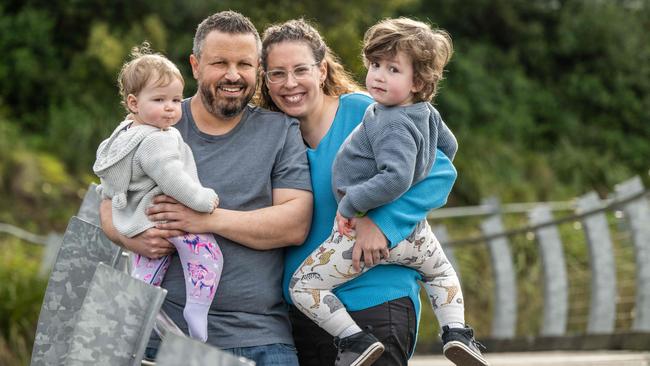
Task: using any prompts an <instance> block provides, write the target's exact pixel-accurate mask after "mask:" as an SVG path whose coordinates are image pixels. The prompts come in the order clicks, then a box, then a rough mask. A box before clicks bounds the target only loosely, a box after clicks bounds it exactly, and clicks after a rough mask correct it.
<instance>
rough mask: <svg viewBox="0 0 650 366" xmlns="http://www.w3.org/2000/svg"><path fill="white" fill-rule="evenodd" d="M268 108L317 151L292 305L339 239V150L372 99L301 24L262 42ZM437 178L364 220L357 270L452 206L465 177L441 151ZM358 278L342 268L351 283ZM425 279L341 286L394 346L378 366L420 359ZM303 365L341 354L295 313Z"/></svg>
mask: <svg viewBox="0 0 650 366" xmlns="http://www.w3.org/2000/svg"><path fill="white" fill-rule="evenodd" d="M262 66H263V68H264V72H265V77H264V78H263V81H262V90H261V92H262V105H263V106H264V107H266V108H269V109H272V110H276V111H278V110H279V111H282V112H284V113H286V114H288V115H290V116H292V117H295V118H297V119H298V120H299V121H300V130H301V132H302V136H303V139H304V140H305V143H306V144H307V146H308V149H307V155H308V159H309V163H310V171H311V175H312V186H313V194H314V203H315V205H314V213H313V217H312V226H311V231H310V233H309V236H308V238H307V240H306V242H305V243H304V244H303V245H302V246H299V247H291V248H288V250H287V254H286V258H285V268H284V283H283V288H284V291H285V299H287V301H289V303H291V299H290V297H289V295H288V293H287V289H288V281H289V278H290V277H291V275H292V274H293V272H294V271H295V270H296V268H297V267H298V266H299V265H300V264H301V263H302V261H303V260H304V259H305V258H306V257H307V256H308V255H309V254H311V252H312V251H313V250H314V248H315V247H317V246H318V245H320V244H321V243H322V242H323V241H324V240H325V239H326V238H327V237H328V236H329V235H330V232H331V228H332V226H331V223H332V222H333V220H334V216H335V214H336V201H335V199H334V195H333V193H332V190H331V167H332V163H333V160H334V157H335V155H336V152H337V151H338V148H339V146H340V145H341V144H342V143H343V141H344V140H345V139H346V138H347V136H348V135H349V134H350V132H352V130H353V129H354V128H355V127H356V126H357V125H358V124H359V122H360V121H361V119H362V117H363V115H364V113H365V111H366V108H367V107H368V105H370V104H371V103H372V99H371V98H370V97H369V96H368V95H366V94H362V93H359V92H358V91H359V90H360V88H359V86H358V85H357V84H356V83H355V82H354V81H353V80H352V78H351V77H350V76H349V74H347V73H346V72H345V71H344V69H343V67H342V66H341V64H340V63H339V62H338V60H337V58H336V56H335V55H334V54H333V53H332V52H331V51H330V50H329V48H328V47H327V46H326V45H325V43H324V42H323V40H322V37H321V36H320V35H319V34H318V31H316V30H315V29H314V28H313V27H312V26H311V25H309V24H308V23H306V22H305V21H304V20H292V21H288V22H286V23H284V24H281V25H276V26H272V27H270V28H268V29H267V30H266V31H265V33H264V37H263V41H262ZM436 156H437V158H436V161H435V164H434V168H433V169H432V171H431V173H430V174H429V176H428V177H427V178H426V179H425V180H424V181H422V182H420V183H419V184H417V185H415V186H414V187H413V188H412V189H411V190H409V192H407V193H406V194H404V195H403V196H402V197H401V198H400V199H398V200H396V201H394V202H392V203H390V204H388V205H385V206H383V207H381V208H378V209H376V210H373V211H371V212H369V213H368V215H367V216H366V217H364V218H360V219H359V220H358V221H357V247H355V250H354V252H353V253H352V255H353V261H354V263H355V267H356V268H357V269H358V259H359V257H360V256H361V254H363V262H364V264H365V265H366V266H372V265H373V264H375V263H376V262H378V261H379V259H380V255H381V253H382V251H385V249H386V248H387V246H388V245H389V243H392V244H396V243H398V242H400V241H402V240H403V239H405V238H406V237H407V236H408V235H409V234H410V233H411V232H412V231H413V229H414V228H415V226H416V224H417V223H418V222H419V221H420V220H422V219H424V218H425V217H426V214H427V212H428V211H429V210H431V209H433V208H436V207H440V206H442V205H443V204H444V203H445V202H446V199H447V196H448V194H449V191H450V190H451V187H452V185H453V182H454V180H455V178H456V171H455V169H454V168H453V166H452V165H451V162H450V161H449V159H448V158H447V157H446V156H444V154H443V153H442V152H441V151H438V153H437V154H436ZM352 270H354V269H342V271H343V272H341V275H345V274H346V271H347V272H348V273H349V271H352ZM418 280H419V275H418V274H417V272H415V271H414V270H411V269H409V268H406V267H401V266H392V265H382V266H377V267H374V268H372V269H371V270H369V271H368V272H367V273H365V274H364V275H363V276H360V277H359V278H357V279H355V280H353V281H350V282H348V283H346V284H345V285H343V286H341V287H338V288H337V289H336V290H335V293H336V294H337V296H338V297H339V299H340V300H341V301H342V302H343V303H344V304H345V306H346V308H347V309H348V310H349V311H350V313H351V315H352V317H353V318H354V320H355V321H356V322H357V323H358V324H359V325H360V326H362V327H365V326H371V327H372V328H373V333H374V334H375V335H376V336H377V338H379V340H380V341H381V342H382V343H384V345H385V346H386V351H385V352H384V354H383V355H382V357H381V358H380V359H379V360H378V361H377V362H376V363H375V364H376V365H406V364H407V362H408V358H409V357H410V354H411V353H412V351H413V348H414V344H415V339H416V331H417V316H418V315H419V306H420V302H419V297H418V293H419V286H418V283H417V281H418ZM290 317H291V321H292V324H293V335H294V339H295V342H296V347H297V349H298V357H299V359H300V364H301V365H303V366H305V365H327V366H330V365H332V364H334V360H335V358H336V355H337V349H336V347H335V346H334V342H333V339H332V336H330V335H329V334H328V333H326V332H325V331H324V330H322V329H321V328H319V327H318V326H317V325H316V324H315V323H313V322H311V321H310V320H309V319H308V318H306V317H305V316H304V315H303V314H302V313H301V312H300V311H298V310H297V309H295V308H293V306H292V309H291V310H290Z"/></svg>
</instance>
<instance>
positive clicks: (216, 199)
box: [210, 197, 219, 213]
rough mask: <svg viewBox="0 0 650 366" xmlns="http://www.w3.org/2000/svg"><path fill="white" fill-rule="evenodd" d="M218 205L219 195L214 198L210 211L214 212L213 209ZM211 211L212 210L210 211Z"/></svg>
mask: <svg viewBox="0 0 650 366" xmlns="http://www.w3.org/2000/svg"><path fill="white" fill-rule="evenodd" d="M217 207H219V197H217V198H215V199H214V206H212V211H213V212H214V209H215V208H217ZM210 213H212V212H210Z"/></svg>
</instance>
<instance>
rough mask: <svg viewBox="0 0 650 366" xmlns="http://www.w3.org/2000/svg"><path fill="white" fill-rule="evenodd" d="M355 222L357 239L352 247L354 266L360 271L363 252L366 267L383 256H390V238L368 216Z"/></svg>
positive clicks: (372, 264) (377, 261) (375, 262)
mask: <svg viewBox="0 0 650 366" xmlns="http://www.w3.org/2000/svg"><path fill="white" fill-rule="evenodd" d="M355 222H356V231H357V241H356V243H355V244H354V248H352V267H353V268H354V270H355V271H357V272H359V271H361V266H360V260H361V255H362V254H363V261H364V263H365V265H366V267H372V266H374V265H375V264H377V263H379V261H380V260H381V259H382V258H388V255H389V252H388V240H386V237H385V236H384V234H383V233H382V232H381V230H379V228H378V227H377V225H375V223H374V222H373V221H372V220H371V219H370V218H369V217H368V216H364V217H359V218H356V219H355Z"/></svg>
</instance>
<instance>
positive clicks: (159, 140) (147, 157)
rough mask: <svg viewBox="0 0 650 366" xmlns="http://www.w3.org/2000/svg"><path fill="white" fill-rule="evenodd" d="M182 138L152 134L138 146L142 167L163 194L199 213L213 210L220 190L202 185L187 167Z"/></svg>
mask: <svg viewBox="0 0 650 366" xmlns="http://www.w3.org/2000/svg"><path fill="white" fill-rule="evenodd" d="M178 144H179V140H177V139H176V138H174V137H170V136H165V133H164V132H163V133H153V134H151V135H149V136H148V137H147V138H145V139H144V140H143V141H142V142H141V143H140V147H139V148H138V157H139V161H140V165H141V166H142V170H144V172H145V173H146V174H147V175H148V176H149V177H150V178H151V179H153V180H154V181H155V182H156V184H157V185H158V186H159V187H160V189H161V190H162V191H163V193H164V194H166V195H168V196H171V197H173V198H174V199H176V200H177V201H179V202H180V203H182V204H183V205H185V206H187V207H189V208H191V209H193V210H195V211H199V212H212V210H214V208H215V202H216V199H217V193H216V192H215V191H214V190H212V189H210V188H205V187H203V186H202V185H201V184H200V183H199V182H198V181H197V180H195V179H193V178H192V176H191V175H190V174H189V173H188V172H187V171H186V170H185V166H184V165H183V159H182V156H181V148H182V146H178Z"/></svg>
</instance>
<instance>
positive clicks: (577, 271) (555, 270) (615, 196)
mask: <svg viewBox="0 0 650 366" xmlns="http://www.w3.org/2000/svg"><path fill="white" fill-rule="evenodd" d="M648 197H649V193H648V191H646V189H645V188H644V186H643V183H642V181H641V179H640V178H639V177H635V178H633V179H630V180H628V181H626V182H623V183H621V184H619V185H617V186H616V188H615V191H614V192H613V193H612V194H610V197H608V198H607V199H600V198H599V196H598V195H597V194H596V192H589V193H587V194H585V195H583V196H581V197H579V198H578V199H577V200H576V201H575V203H574V204H572V205H571V206H572V207H567V205H566V204H562V205H560V206H562V207H561V209H562V210H563V211H564V212H567V209H569V208H573V210H571V211H573V212H571V211H568V212H569V213H568V214H564V215H562V216H561V217H554V210H553V209H554V208H557V207H552V205H549V204H538V205H535V206H533V207H530V208H529V210H528V212H527V215H526V221H527V222H526V223H525V224H521V223H519V224H518V225H517V226H515V228H512V229H509V228H506V227H505V225H504V221H505V219H504V216H505V215H504V213H503V211H502V210H500V206H499V203H498V201H497V200H496V199H488V200H486V201H485V202H484V203H483V205H482V206H480V207H481V210H484V212H483V216H484V218H483V219H481V220H480V222H479V223H478V226H479V228H478V230H477V231H478V232H479V233H480V234H479V235H475V236H471V237H466V235H464V237H463V238H460V239H455V238H451V237H450V235H449V232H450V231H451V230H447V227H446V226H444V225H435V221H436V220H435V219H438V218H439V216H438V217H437V218H435V219H434V220H431V219H432V218H431V217H430V220H431V221H432V222H433V223H434V232H435V233H436V235H437V236H438V239H439V240H440V241H441V242H442V243H443V248H444V250H445V253H446V254H447V256H448V257H450V260H451V262H452V264H453V265H454V267H455V268H456V270H457V272H459V273H460V274H461V281H462V280H463V276H462V273H463V272H464V271H465V272H466V271H473V270H480V268H468V265H469V266H472V267H477V263H480V262H477V261H476V260H475V258H469V259H468V254H467V252H465V253H463V252H464V251H466V250H467V248H472V250H473V251H472V253H476V249H477V248H481V250H487V253H488V255H487V257H488V260H487V262H488V263H485V264H486V265H488V266H489V268H490V270H489V271H487V272H489V273H490V276H489V277H491V278H488V279H482V278H481V279H479V284H478V285H477V284H476V283H472V284H468V285H467V286H466V284H463V291H464V292H465V299H466V303H472V299H469V298H468V297H471V296H477V294H480V292H488V291H489V292H490V294H488V295H486V294H480V295H482V296H484V297H490V298H489V299H488V300H487V306H486V307H481V308H480V309H477V308H471V306H468V308H467V312H468V313H470V314H471V313H477V312H478V313H480V316H481V317H485V316H487V317H489V318H490V319H491V324H490V325H489V328H490V329H489V331H488V330H487V329H482V330H480V333H482V335H483V337H482V340H485V341H486V342H484V343H488V346H489V348H491V350H495V351H499V350H513V351H514V350H531V349H583V348H585V349H593V348H631V349H637V348H642V349H648V348H650V204H649V200H648ZM464 232H466V231H464ZM522 243H523V244H522ZM581 246H583V248H582V250H580V247H581ZM584 247H586V248H584ZM585 249H586V250H585ZM530 252H534V253H537V254H536V255H534V257H535V258H533V259H532V261H537V262H538V265H537V266H531V268H532V269H541V273H539V274H538V275H536V276H537V277H535V276H532V277H533V278H537V280H536V282H537V283H536V284H537V285H538V286H537V287H538V288H537V289H536V291H538V293H537V294H536V295H533V296H531V291H530V286H527V287H526V286H523V285H530V284H523V283H522V281H524V279H522V276H523V277H526V280H529V279H530V278H531V277H529V276H527V275H525V273H526V270H527V268H522V266H526V265H530V263H531V259H530V258H525V257H526V256H529V257H530V254H529V253H530ZM580 253H582V254H584V257H583V258H580V257H579V256H580ZM622 253H623V254H622ZM469 255H470V256H471V255H472V254H469ZM567 255H569V256H570V257H571V258H570V259H571V261H567ZM623 257H625V258H623ZM522 258H524V259H522ZM459 259H460V260H459ZM463 259H464V260H463ZM617 262H618V264H620V265H621V268H617ZM585 267H586V268H585ZM572 283H573V284H574V286H570V285H571V284H572ZM522 288H524V289H528V290H526V291H521V290H522ZM468 290H469V291H468ZM535 298H536V299H537V300H536V299H535ZM539 299H542V300H541V301H540V300H539ZM468 300H469V301H468ZM535 301H537V302H538V303H539V302H541V305H540V304H537V305H535V304H534V302H535ZM474 303H476V302H474ZM485 304H486V302H484V303H483V305H485ZM531 307H536V308H537V309H539V308H540V307H541V311H538V312H541V314H532V313H533V311H532V309H531ZM617 308H618V311H617ZM486 309H488V310H489V309H491V311H487V312H486ZM576 309H577V310H578V311H576ZM531 317H533V318H534V317H537V318H538V319H531ZM525 323H532V324H533V325H532V326H531V325H528V326H524V325H523V324H525ZM485 324H486V322H483V325H484V326H485ZM486 334H487V336H485V335H486ZM483 338H485V339H483ZM419 347H420V346H419ZM432 347H434V348H433V349H432V351H435V350H436V349H438V347H439V344H438V343H434V344H433V345H432ZM422 348H424V349H422ZM427 349H428V346H426V345H425V346H424V347H420V351H425V352H426V350H427Z"/></svg>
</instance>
